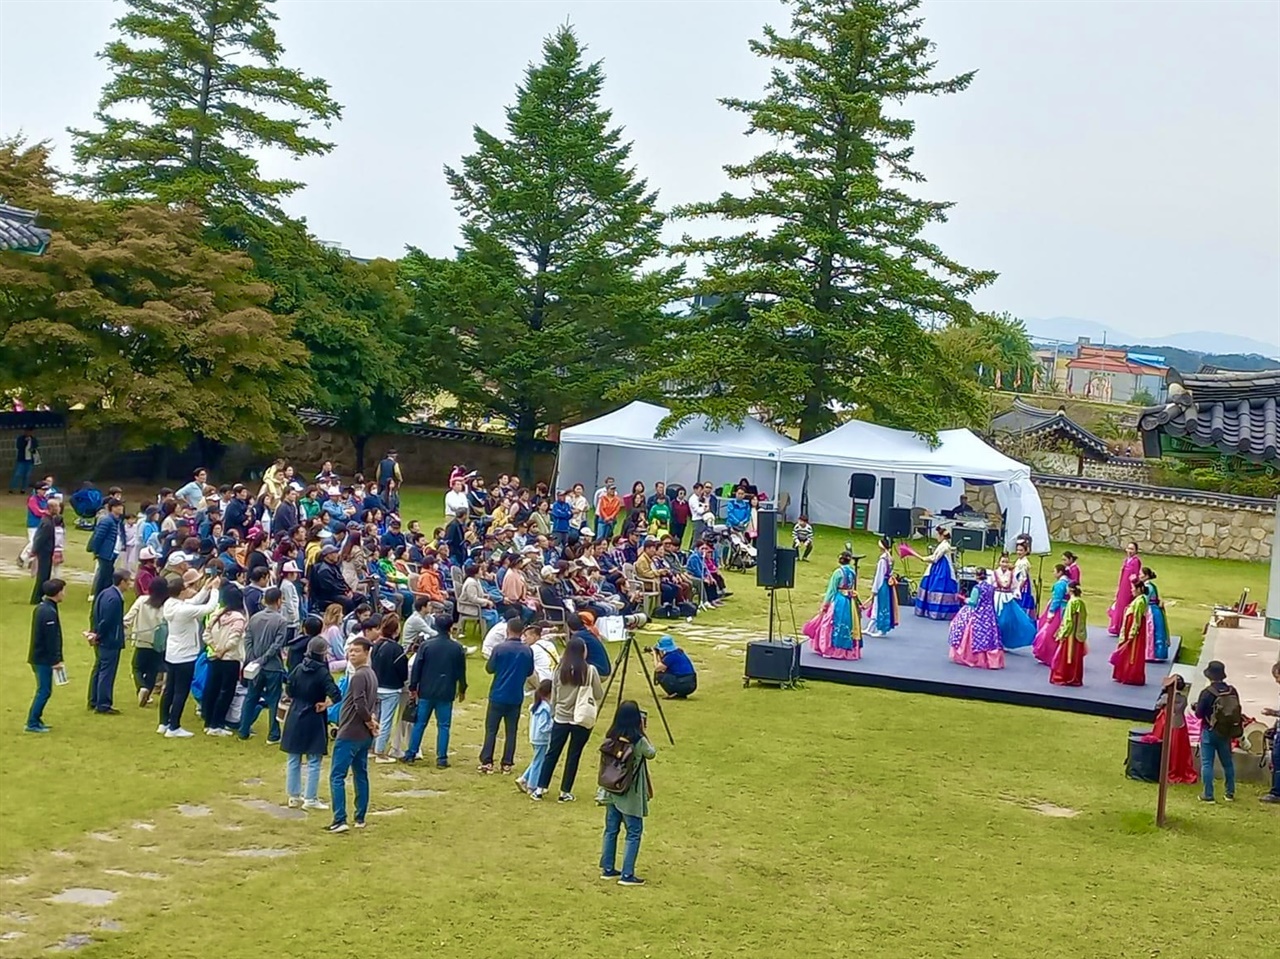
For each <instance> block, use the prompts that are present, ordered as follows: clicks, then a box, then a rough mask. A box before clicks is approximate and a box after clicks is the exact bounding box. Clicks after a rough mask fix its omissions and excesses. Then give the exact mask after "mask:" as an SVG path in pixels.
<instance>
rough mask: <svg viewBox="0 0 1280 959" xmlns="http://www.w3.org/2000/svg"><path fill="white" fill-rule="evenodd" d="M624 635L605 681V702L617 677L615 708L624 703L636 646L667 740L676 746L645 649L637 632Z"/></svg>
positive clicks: (627, 632) (628, 632)
mask: <svg viewBox="0 0 1280 959" xmlns="http://www.w3.org/2000/svg"><path fill="white" fill-rule="evenodd" d="M623 635H624V636H625V637H626V638H625V639H623V641H622V651H621V652H620V653H618V658H617V659H615V660H614V661H613V669H612V670H610V671H609V681H608V682H607V683H605V687H604V699H605V702H607V701H608V699H609V690H611V689H612V688H613V681H614V680H615V679H616V680H618V695H617V697H616V699H615V707H614V708H615V710H616V708H617V706H619V705H621V704H622V699H623V691H624V690H625V689H626V685H627V666H628V665H630V663H631V647H633V646H634V647H636V659H637V660H639V662H640V668H641V669H642V670H644V678H645V682H647V683H648V684H649V692H650V693H651V694H652V695H653V704H654V705H655V706H657V707H658V716H659V718H661V719H662V728H663V729H665V730H666V731H667V740H668V741H669V742H670V743H671V745H672V746H674V745H675V744H676V740H675V737H674V736H672V735H671V726H670V724H668V723H667V714H666V713H664V712H663V711H662V698H661V697H660V696H659V695H658V690H657V689H656V688H655V687H654V685H653V674H652V673H650V672H649V664H648V663H646V662H645V661H644V651H643V650H642V649H640V644H639V642H637V640H636V636H635V633H633V632H631V630H627V631H626V632H625V633H624V634H623ZM601 705H604V703H601Z"/></svg>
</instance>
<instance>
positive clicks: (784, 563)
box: [773, 546, 800, 589]
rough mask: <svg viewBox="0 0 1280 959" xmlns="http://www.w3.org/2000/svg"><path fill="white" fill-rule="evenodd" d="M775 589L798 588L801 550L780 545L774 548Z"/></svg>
mask: <svg viewBox="0 0 1280 959" xmlns="http://www.w3.org/2000/svg"><path fill="white" fill-rule="evenodd" d="M773 555H774V564H773V568H774V574H773V586H774V589H795V588H796V563H797V562H799V560H800V551H799V550H798V549H792V548H791V547H789V546H788V547H778V549H776V550H774V553H773Z"/></svg>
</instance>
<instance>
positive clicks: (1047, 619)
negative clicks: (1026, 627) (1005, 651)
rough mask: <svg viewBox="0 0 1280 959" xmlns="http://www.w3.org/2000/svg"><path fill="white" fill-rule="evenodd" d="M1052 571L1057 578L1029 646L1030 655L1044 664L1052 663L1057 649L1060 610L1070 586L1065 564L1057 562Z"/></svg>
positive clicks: (1064, 605)
mask: <svg viewBox="0 0 1280 959" xmlns="http://www.w3.org/2000/svg"><path fill="white" fill-rule="evenodd" d="M1053 571H1054V573H1055V574H1057V577H1058V578H1057V580H1056V581H1055V582H1054V584H1053V592H1052V593H1051V594H1050V596H1049V604H1048V605H1047V606H1045V608H1044V612H1043V613H1041V614H1040V621H1039V622H1038V623H1036V641H1035V644H1034V645H1032V647H1031V655H1033V656H1035V658H1036V660H1037V661H1038V662H1041V663H1044V664H1045V665H1046V666H1052V665H1053V657H1054V655H1055V654H1056V653H1057V651H1058V627H1059V626H1061V625H1062V611H1063V610H1064V609H1066V607H1067V589H1068V587H1070V586H1071V579H1070V577H1069V576H1068V575H1067V568H1066V567H1065V566H1063V565H1062V564H1061V563H1059V564H1058V565H1057V566H1055V567H1054V568H1053Z"/></svg>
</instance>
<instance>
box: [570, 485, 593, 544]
mask: <svg viewBox="0 0 1280 959" xmlns="http://www.w3.org/2000/svg"><path fill="white" fill-rule="evenodd" d="M565 502H566V503H568V504H569V509H570V510H572V515H571V516H570V517H569V528H570V529H571V530H573V531H574V532H577V531H579V530H581V529H583V528H584V527H586V525H587V505H588V504H587V494H586V491H585V489H584V488H583V486H582V484H581V483H574V484H573V489H572V490H570V491H569V495H568V497H566V499H565Z"/></svg>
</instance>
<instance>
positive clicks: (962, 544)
mask: <svg viewBox="0 0 1280 959" xmlns="http://www.w3.org/2000/svg"><path fill="white" fill-rule="evenodd" d="M986 532H987V531H986V530H985V529H965V528H964V527H963V526H953V527H951V545H952V546H954V547H955V548H956V549H975V550H979V551H981V550H982V543H983V540H984V539H985V537H986Z"/></svg>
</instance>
